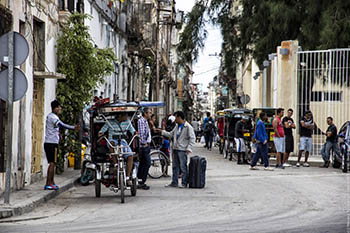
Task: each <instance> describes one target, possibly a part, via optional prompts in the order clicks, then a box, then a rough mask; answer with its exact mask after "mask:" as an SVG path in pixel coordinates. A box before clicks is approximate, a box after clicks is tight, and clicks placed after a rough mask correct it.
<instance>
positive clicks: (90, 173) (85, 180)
mask: <svg viewBox="0 0 350 233" xmlns="http://www.w3.org/2000/svg"><path fill="white" fill-rule="evenodd" d="M94 173H95V171H94V170H92V169H90V168H84V173H83V174H82V175H81V177H80V184H81V185H82V186H87V185H89V184H90V181H92V180H93V179H94V176H95V175H94Z"/></svg>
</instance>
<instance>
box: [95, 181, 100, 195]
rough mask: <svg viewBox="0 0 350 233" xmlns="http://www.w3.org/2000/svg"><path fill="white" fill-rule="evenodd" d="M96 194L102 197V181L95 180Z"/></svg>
mask: <svg viewBox="0 0 350 233" xmlns="http://www.w3.org/2000/svg"><path fill="white" fill-rule="evenodd" d="M95 196H96V197H101V181H100V180H95Z"/></svg>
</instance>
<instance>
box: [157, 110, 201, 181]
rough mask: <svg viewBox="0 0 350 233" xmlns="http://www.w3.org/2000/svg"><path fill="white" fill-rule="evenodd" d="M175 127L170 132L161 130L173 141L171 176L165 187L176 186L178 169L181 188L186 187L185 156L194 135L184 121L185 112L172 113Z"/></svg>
mask: <svg viewBox="0 0 350 233" xmlns="http://www.w3.org/2000/svg"><path fill="white" fill-rule="evenodd" d="M174 115H175V117H176V118H175V122H176V123H177V124H176V126H175V128H174V129H173V130H172V131H171V132H166V131H165V130H162V131H161V132H162V136H165V137H167V138H170V139H171V140H172V141H173V143H172V147H173V178H172V182H171V183H170V184H168V185H167V186H166V187H178V177H179V170H180V171H181V173H182V177H181V178H182V182H181V186H180V187H181V188H186V187H187V183H188V180H187V178H188V177H187V156H188V155H189V154H190V153H191V152H192V146H193V145H194V144H195V135H194V131H193V128H192V126H191V125H190V124H189V123H188V122H187V121H185V114H184V113H183V112H182V111H178V112H175V113H174Z"/></svg>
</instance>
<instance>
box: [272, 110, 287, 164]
mask: <svg viewBox="0 0 350 233" xmlns="http://www.w3.org/2000/svg"><path fill="white" fill-rule="evenodd" d="M283 115H284V109H283V108H279V109H277V116H276V117H275V119H273V122H272V126H273V130H274V131H275V134H274V135H273V142H274V143H275V147H276V152H277V156H276V168H281V169H283V168H284V167H283V164H282V154H285V147H286V146H285V140H284V129H283V124H282V117H283Z"/></svg>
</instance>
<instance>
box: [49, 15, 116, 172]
mask: <svg viewBox="0 0 350 233" xmlns="http://www.w3.org/2000/svg"><path fill="white" fill-rule="evenodd" d="M88 17H89V16H87V15H85V14H78V13H74V14H72V15H71V16H70V18H69V20H68V22H67V24H66V25H64V27H63V28H62V34H61V36H60V37H59V39H58V41H57V45H56V48H57V56H58V72H60V73H63V74H65V75H66V79H65V80H62V81H59V82H58V85H57V89H56V95H57V99H58V100H59V101H60V102H61V104H62V114H61V116H60V117H61V119H62V120H63V121H64V122H67V123H68V124H75V123H77V119H78V116H79V114H80V113H81V111H82V109H83V107H84V105H85V104H87V103H88V102H89V101H91V99H92V95H93V93H92V91H93V89H94V88H95V87H96V86H97V85H99V84H101V83H103V81H104V76H105V75H109V74H111V72H113V70H114V65H113V63H114V62H116V57H115V55H114V53H113V51H112V50H111V49H99V48H95V47H94V43H93V42H92V39H91V37H90V34H89V28H88V27H87V26H85V25H84V19H87V18H88ZM61 135H63V138H62V139H63V140H61V144H60V156H59V158H60V159H59V162H58V166H57V172H58V173H60V172H62V171H63V155H64V154H66V153H67V152H68V150H69V151H72V152H74V153H75V154H76V155H78V154H80V153H79V151H80V150H81V145H80V143H79V142H78V141H77V140H74V139H76V138H77V135H76V133H75V132H72V131H70V132H69V133H68V134H65V133H64V132H63V133H61ZM73 141H75V142H76V143H73Z"/></svg>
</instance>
